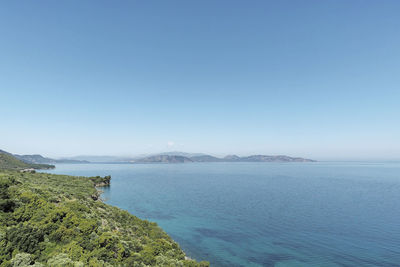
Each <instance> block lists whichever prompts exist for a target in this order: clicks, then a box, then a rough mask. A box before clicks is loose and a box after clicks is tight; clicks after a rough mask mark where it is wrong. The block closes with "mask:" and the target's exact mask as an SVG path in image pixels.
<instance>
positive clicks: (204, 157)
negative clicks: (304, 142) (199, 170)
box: [133, 153, 315, 163]
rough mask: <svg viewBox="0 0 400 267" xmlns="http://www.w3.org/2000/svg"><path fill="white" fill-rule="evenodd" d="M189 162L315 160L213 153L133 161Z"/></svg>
mask: <svg viewBox="0 0 400 267" xmlns="http://www.w3.org/2000/svg"><path fill="white" fill-rule="evenodd" d="M187 162H315V160H312V159H306V158H300V157H289V156H284V155H278V156H268V155H252V156H247V157H239V156H237V155H228V156H226V157H223V158H218V157H214V156H211V155H206V154H201V155H194V156H191V155H187V156H183V155H174V154H172V153H171V154H159V155H153V156H148V157H144V158H139V159H135V160H134V161H133V163H187Z"/></svg>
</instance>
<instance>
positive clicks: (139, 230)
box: [0, 170, 209, 267]
mask: <svg viewBox="0 0 400 267" xmlns="http://www.w3.org/2000/svg"><path fill="white" fill-rule="evenodd" d="M109 181H110V177H104V178H101V177H91V178H86V177H72V176H66V175H54V174H46V173H22V172H18V171H13V170H3V171H0V266H2V267H5V266H7V267H8V266H10V267H11V266H36V267H38V266H209V264H208V263H207V262H200V263H198V262H195V261H192V260H186V259H185V254H184V252H183V251H182V250H181V249H180V247H179V245H178V244H177V243H176V242H174V241H173V240H172V239H171V238H170V237H169V236H168V235H167V234H166V233H165V232H164V231H162V230H161V229H160V228H159V227H158V226H157V224H156V223H152V222H149V221H146V220H141V219H139V218H137V217H135V216H133V215H131V214H129V213H128V212H126V211H123V210H120V209H118V208H116V207H112V206H109V205H106V204H105V203H103V202H101V201H98V200H97V201H96V200H95V199H97V197H98V195H99V193H98V191H97V190H96V188H95V185H96V184H97V185H99V184H100V185H104V186H106V185H107V184H109ZM94 196H95V197H94Z"/></svg>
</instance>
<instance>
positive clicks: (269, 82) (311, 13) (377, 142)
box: [0, 0, 400, 160]
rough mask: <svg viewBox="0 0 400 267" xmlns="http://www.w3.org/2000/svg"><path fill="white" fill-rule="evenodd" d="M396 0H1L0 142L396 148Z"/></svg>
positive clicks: (116, 151) (77, 146)
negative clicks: (2, 0)
mask: <svg viewBox="0 0 400 267" xmlns="http://www.w3.org/2000/svg"><path fill="white" fill-rule="evenodd" d="M399 14H400V1H397V0H395V1H389V0H385V1H368V0H360V1H357V0H353V1H348V0H334V1H333V0H332V1H330V0H327V1H319V0H318V1H311V0H309V1H295V0H293V1H264V0H262V1H261V0H260V1H259V0H252V1H244V0H242V1H236V0H226V1H222V0H221V1H209V0H202V1H185V0H181V1H177V0H170V1H153V0H150V1H99V0H96V1H95V0H92V1H76V0H73V1H42V0H38V1H23V0H22V1H11V0H10V1H4V2H2V4H1V6H0V149H3V150H6V151H9V152H12V153H18V154H42V155H45V156H51V157H64V156H73V155H125V156H127V155H137V154H145V153H156V152H163V151H186V152H203V153H210V154H213V155H226V154H238V155H250V154H268V155H276V154H286V155H289V156H302V157H308V158H313V159H319V160H324V159H343V160H358V159H384V160H388V159H389V160H390V159H396V160H397V159H400V16H399Z"/></svg>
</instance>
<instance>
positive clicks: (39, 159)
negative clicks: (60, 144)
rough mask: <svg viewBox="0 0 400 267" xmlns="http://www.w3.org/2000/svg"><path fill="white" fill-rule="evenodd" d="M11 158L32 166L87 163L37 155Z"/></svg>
mask: <svg viewBox="0 0 400 267" xmlns="http://www.w3.org/2000/svg"><path fill="white" fill-rule="evenodd" d="M13 156H14V157H16V158H17V159H19V160H22V161H23V162H26V163H32V164H55V163H70V164H79V163H89V161H85V160H73V159H52V158H46V157H43V156H42V155H37V154H35V155H16V154H13Z"/></svg>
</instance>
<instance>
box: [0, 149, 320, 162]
mask: <svg viewBox="0 0 400 267" xmlns="http://www.w3.org/2000/svg"><path fill="white" fill-rule="evenodd" d="M1 152H3V153H7V154H10V155H12V156H14V157H15V158H17V159H18V160H21V161H23V162H25V163H28V164H57V163H69V164H82V163H187V162H314V161H315V160H311V159H306V158H300V157H289V156H284V155H278V156H268V155H252V156H246V157H239V156H237V155H228V156H225V157H222V158H219V157H215V156H211V155H207V154H203V153H186V152H179V151H173V152H164V153H159V154H152V155H142V156H137V157H116V156H76V157H70V158H62V159H52V158H47V157H43V156H42V155H38V154H34V155H17V154H11V153H8V152H5V151H2V150H0V153H1Z"/></svg>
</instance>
